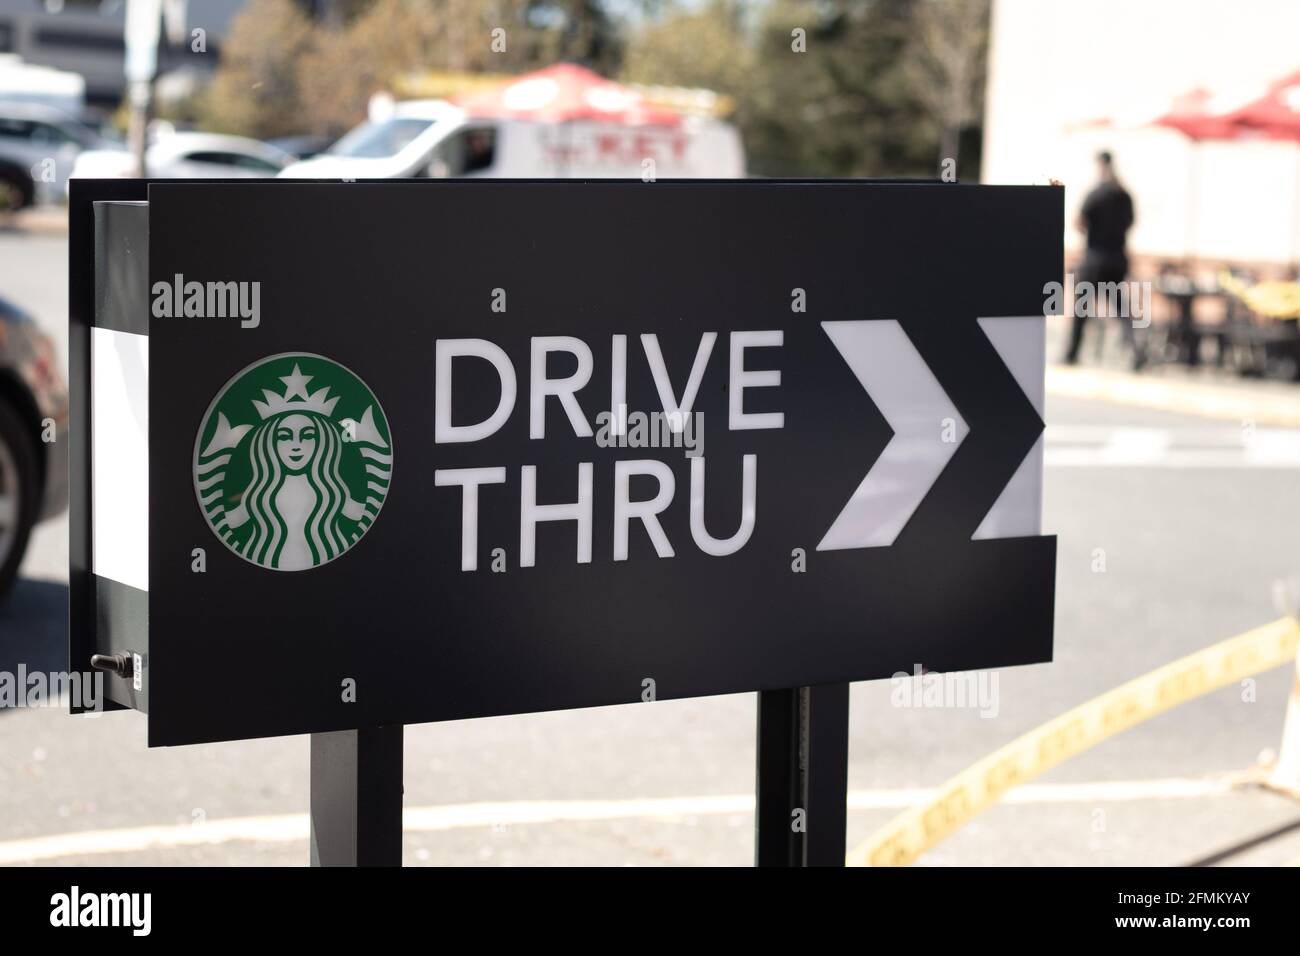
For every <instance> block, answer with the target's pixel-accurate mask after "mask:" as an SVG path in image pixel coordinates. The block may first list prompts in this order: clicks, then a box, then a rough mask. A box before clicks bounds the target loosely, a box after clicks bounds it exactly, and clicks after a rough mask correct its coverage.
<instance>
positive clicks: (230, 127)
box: [199, 0, 312, 137]
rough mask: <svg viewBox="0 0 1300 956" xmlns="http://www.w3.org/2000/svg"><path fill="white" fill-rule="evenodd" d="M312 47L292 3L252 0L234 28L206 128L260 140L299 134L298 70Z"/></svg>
mask: <svg viewBox="0 0 1300 956" xmlns="http://www.w3.org/2000/svg"><path fill="white" fill-rule="evenodd" d="M311 43H312V25H311V21H310V20H309V19H308V18H307V17H306V15H305V14H304V13H303V12H302V10H301V9H299V7H298V6H297V5H296V4H295V3H294V2H293V0H249V2H248V4H247V5H246V6H245V7H244V8H243V9H242V10H240V12H239V13H238V14H237V15H236V16H235V18H234V20H233V21H232V22H231V24H230V33H229V34H228V35H227V37H226V40H225V42H224V44H223V50H222V58H221V66H220V68H219V69H218V70H217V74H216V76H215V77H214V78H213V80H212V84H211V86H210V87H209V88H208V91H207V93H206V95H205V96H204V97H203V102H202V105H201V107H200V108H199V113H200V115H201V116H202V118H203V124H204V125H205V126H206V127H207V128H208V129H212V130H216V131H220V132H231V133H242V134H243V135H246V136H257V137H272V136H278V135H282V134H284V133H288V132H295V131H298V130H300V129H301V126H302V123H301V110H302V103H301V97H300V92H301V91H300V87H299V73H298V65H299V59H300V58H301V57H302V56H303V54H304V53H306V51H307V50H308V49H310V47H311Z"/></svg>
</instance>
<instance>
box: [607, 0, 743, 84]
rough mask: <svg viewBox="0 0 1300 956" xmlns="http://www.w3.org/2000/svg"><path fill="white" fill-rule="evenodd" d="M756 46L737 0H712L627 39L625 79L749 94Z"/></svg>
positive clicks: (680, 11)
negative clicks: (747, 92)
mask: <svg viewBox="0 0 1300 956" xmlns="http://www.w3.org/2000/svg"><path fill="white" fill-rule="evenodd" d="M754 60H755V54H754V48H753V45H752V43H751V42H750V36H749V31H748V29H747V27H746V22H745V8H744V5H743V4H742V3H740V2H738V0H710V2H708V3H707V4H705V5H704V6H703V7H702V8H696V7H691V8H687V9H680V8H678V9H676V10H674V11H673V12H672V13H670V14H669V15H668V16H666V17H665V18H663V19H661V20H659V21H657V22H651V23H648V24H646V25H645V26H644V27H642V28H641V29H640V30H638V31H637V32H636V33H635V34H634V35H633V36H632V38H631V39H630V41H629V42H628V44H627V48H626V51H625V53H624V57H623V69H622V73H621V79H623V80H625V81H627V82H629V83H652V84H653V83H659V84H663V85H665V86H691V87H702V88H704V89H709V90H714V91H715V92H718V93H726V94H729V95H731V96H732V97H736V98H741V97H744V96H745V94H746V91H747V87H748V84H749V83H750V82H751V80H752V79H753V69H754Z"/></svg>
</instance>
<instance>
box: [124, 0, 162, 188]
mask: <svg viewBox="0 0 1300 956" xmlns="http://www.w3.org/2000/svg"><path fill="white" fill-rule="evenodd" d="M161 32H162V0H126V32H125V36H124V37H123V39H124V40H125V41H126V95H127V103H128V104H129V106H130V109H131V120H130V123H129V125H128V128H127V142H128V144H129V145H130V147H131V154H132V155H133V156H134V157H135V164H136V173H137V175H139V176H140V177H141V178H144V177H145V176H147V175H148V171H147V170H146V169H145V158H144V154H145V150H146V149H147V148H148V145H149V142H148V140H149V107H150V105H151V104H152V102H153V81H154V77H155V76H157V75H158V40H159V37H160V35H161Z"/></svg>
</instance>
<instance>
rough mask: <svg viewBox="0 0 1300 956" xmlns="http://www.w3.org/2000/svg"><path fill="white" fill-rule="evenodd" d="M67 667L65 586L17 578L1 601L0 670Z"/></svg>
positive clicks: (65, 668) (66, 598) (66, 595)
mask: <svg viewBox="0 0 1300 956" xmlns="http://www.w3.org/2000/svg"><path fill="white" fill-rule="evenodd" d="M20 662H21V663H22V664H23V665H25V666H26V668H27V670H28V671H29V672H31V671H45V672H50V671H66V670H67V669H68V586H67V585H66V584H63V583H62V582H58V581H36V580H32V579H31V578H19V579H18V582H17V583H16V584H15V585H14V589H13V591H11V592H10V594H9V597H8V599H7V600H6V601H5V602H4V603H3V604H0V671H8V672H9V673H11V674H13V673H16V672H17V670H18V664H19V663H20Z"/></svg>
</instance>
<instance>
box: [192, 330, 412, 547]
mask: <svg viewBox="0 0 1300 956" xmlns="http://www.w3.org/2000/svg"><path fill="white" fill-rule="evenodd" d="M392 469H393V447H392V438H391V435H390V434H389V431H388V420H387V419H386V418H385V417H384V410H383V409H382V408H381V407H380V406H379V402H378V401H376V400H375V396H374V395H373V394H372V393H371V391H370V389H369V388H367V387H366V384H365V382H363V381H361V379H359V378H357V376H356V375H354V374H352V372H350V371H349V370H348V369H346V368H344V367H343V366H342V365H339V364H338V363H337V362H332V361H330V360H329V359H327V358H324V357H323V356H320V355H312V354H310V353H306V352H288V353H285V354H283V355H273V356H271V357H270V358H265V359H262V360H261V361H260V362H255V363H254V364H252V365H250V366H248V368H246V369H244V370H243V371H242V372H240V373H239V374H238V375H236V376H235V377H234V378H232V379H231V380H230V381H229V382H227V383H226V385H225V387H224V388H222V390H221V391H220V392H219V393H218V394H217V397H216V398H215V399H214V400H213V402H212V404H211V405H210V406H209V407H208V411H207V414H205V415H204V416H203V423H202V425H200V426H199V434H198V437H197V438H196V440H195V442H194V491H195V493H196V494H197V495H198V499H199V507H200V508H202V509H203V515H204V517H205V518H207V521H208V525H209V526H210V527H211V528H212V530H213V532H215V533H216V535H217V537H219V538H221V540H222V541H224V542H225V543H226V546H227V547H228V548H230V550H232V551H234V552H235V553H236V554H237V555H239V556H240V557H241V558H244V559H245V560H247V561H251V562H252V563H254V564H257V565H260V566H261V567H264V568H274V569H276V570H278V571H301V570H303V569H305V568H314V567H316V566H318V565H321V564H325V563H326V562H329V561H333V560H334V559H335V558H337V557H338V556H339V555H341V554H342V553H343V552H344V551H346V550H348V548H350V547H352V545H354V544H356V542H357V541H358V540H359V539H360V538H361V536H362V535H363V534H365V533H366V530H367V529H368V528H369V527H370V525H371V524H372V523H373V522H374V520H375V518H376V517H378V515H379V509H380V508H381V507H383V504H384V499H385V498H386V497H387V496H388V486H389V479H390V477H391V475H392Z"/></svg>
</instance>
